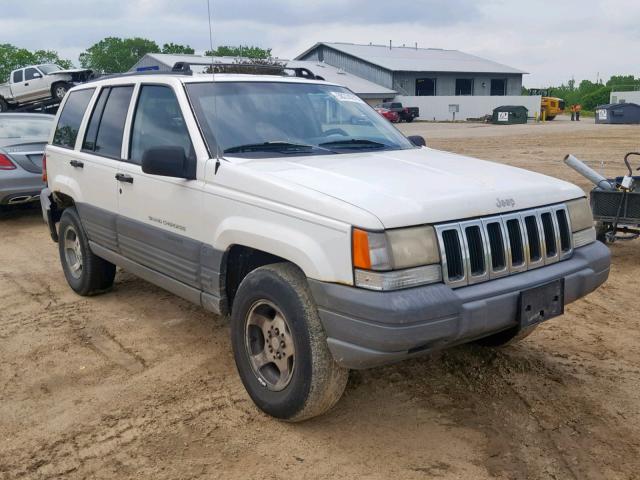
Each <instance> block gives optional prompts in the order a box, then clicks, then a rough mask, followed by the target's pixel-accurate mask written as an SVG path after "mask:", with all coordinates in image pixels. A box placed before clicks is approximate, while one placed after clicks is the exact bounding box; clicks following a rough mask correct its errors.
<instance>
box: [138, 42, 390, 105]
mask: <svg viewBox="0 0 640 480" xmlns="http://www.w3.org/2000/svg"><path fill="white" fill-rule="evenodd" d="M237 60H240V58H238V57H213V61H214V63H235V62H236V61H237ZM242 60H250V59H247V58H242ZM210 61H211V57H205V56H203V55H173V54H165V53H148V54H146V55H145V56H144V57H142V58H141V59H140V60H139V61H138V62H137V63H136V64H135V65H134V66H133V67H131V69H130V70H129V71H131V72H136V71H137V72H143V71H149V70H151V71H160V72H169V71H171V68H172V67H173V66H174V65H175V64H176V63H177V62H187V63H188V62H192V63H201V62H210ZM281 62H282V63H283V64H285V65H286V66H288V67H292V68H296V67H303V68H307V69H309V70H311V71H312V72H313V73H314V74H315V75H318V76H320V77H322V78H324V79H325V80H326V81H328V82H331V83H337V84H338V85H343V86H345V87H347V88H348V89H350V90H351V91H352V92H354V93H355V94H356V95H358V96H359V97H360V98H362V99H363V100H365V101H366V102H367V103H369V104H371V105H376V104H378V103H381V102H382V101H383V100H386V99H392V98H394V97H395V96H396V95H397V94H398V93H397V92H396V91H394V90H391V89H390V88H385V87H383V86H381V85H379V84H377V83H374V82H370V81H368V80H365V79H364V78H360V77H357V76H356V75H353V74H351V73H348V72H345V71H344V70H341V69H339V68H336V67H333V66H331V65H329V64H326V63H322V62H311V61H298V60H281Z"/></svg>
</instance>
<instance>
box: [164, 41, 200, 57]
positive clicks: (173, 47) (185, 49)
mask: <svg viewBox="0 0 640 480" xmlns="http://www.w3.org/2000/svg"><path fill="white" fill-rule="evenodd" d="M162 53H173V54H176V53H186V54H188V55H193V54H194V53H196V51H195V50H194V49H193V48H191V47H190V46H189V45H178V44H176V43H165V44H164V45H162Z"/></svg>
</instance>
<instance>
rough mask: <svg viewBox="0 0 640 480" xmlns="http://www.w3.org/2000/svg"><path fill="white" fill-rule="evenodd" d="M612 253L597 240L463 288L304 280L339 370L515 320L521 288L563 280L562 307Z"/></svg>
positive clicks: (465, 338)
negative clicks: (560, 257) (386, 288)
mask: <svg viewBox="0 0 640 480" xmlns="http://www.w3.org/2000/svg"><path fill="white" fill-rule="evenodd" d="M610 263H611V254H610V252H609V249H608V248H607V247H606V246H605V245H604V244H602V243H600V242H595V243H592V244H590V245H587V246H585V247H581V248H578V249H576V250H575V251H574V253H573V256H572V257H571V258H570V259H568V260H564V261H562V262H558V263H555V264H552V265H548V266H545V267H541V268H539V269H536V270H530V271H527V272H523V273H519V274H516V275H512V276H509V277H505V278H500V279H496V280H492V281H489V282H485V283H480V284H477V285H472V286H468V287H463V288H458V289H451V288H450V287H448V286H446V285H444V284H437V285H428V286H424V287H417V288H411V289H407V290H398V291H394V292H373V291H369V290H364V289H360V288H354V287H349V286H345V285H338V284H333V283H325V282H319V281H316V280H309V285H310V287H311V292H312V294H313V296H314V299H315V301H316V303H317V305H318V311H319V314H320V319H321V321H322V324H323V326H324V329H325V331H326V334H327V342H328V344H329V349H330V350H331V353H332V354H333V356H334V358H335V359H336V361H337V362H338V363H339V364H340V365H342V366H345V367H348V368H353V369H362V368H369V367H375V366H379V365H384V364H388V363H393V362H396V361H400V360H403V359H405V358H409V357H412V356H416V355H419V354H424V353H427V352H430V351H433V350H437V349H441V348H445V347H449V346H452V345H456V344H460V343H465V342H469V341H472V340H475V339H478V338H482V337H485V336H488V335H491V334H493V333H497V332H500V331H502V330H506V329H509V328H513V327H517V326H518V325H519V319H518V303H519V298H520V292H521V291H523V290H526V289H529V288H532V287H535V286H538V285H542V284H545V283H548V282H551V281H553V280H558V279H561V278H564V289H565V304H568V303H571V302H573V301H575V300H577V299H578V298H580V297H583V296H585V295H587V294H588V293H590V292H592V291H594V290H595V289H596V288H598V287H599V286H600V285H601V284H602V283H604V282H605V281H606V279H607V277H608V276H609V266H610Z"/></svg>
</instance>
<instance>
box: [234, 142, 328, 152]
mask: <svg viewBox="0 0 640 480" xmlns="http://www.w3.org/2000/svg"><path fill="white" fill-rule="evenodd" d="M310 150H323V151H326V152H330V151H331V150H329V149H328V148H323V147H319V146H317V145H306V144H303V143H290V142H281V141H276V142H262V143H247V144H246V145H237V146H235V147H230V148H227V149H225V150H224V153H242V152H272V151H277V152H284V151H296V152H300V151H310Z"/></svg>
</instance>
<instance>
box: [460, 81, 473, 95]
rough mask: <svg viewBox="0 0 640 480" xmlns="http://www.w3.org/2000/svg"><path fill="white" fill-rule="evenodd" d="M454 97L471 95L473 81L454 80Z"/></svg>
mask: <svg viewBox="0 0 640 480" xmlns="http://www.w3.org/2000/svg"><path fill="white" fill-rule="evenodd" d="M456 95H473V79H471V78H456Z"/></svg>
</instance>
